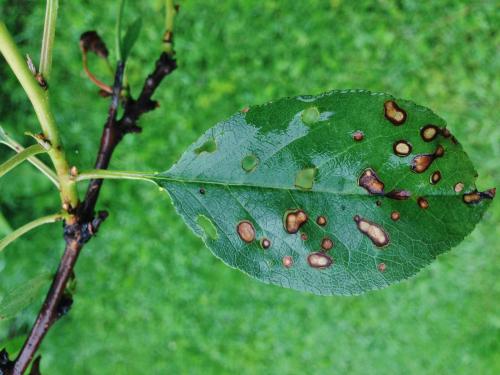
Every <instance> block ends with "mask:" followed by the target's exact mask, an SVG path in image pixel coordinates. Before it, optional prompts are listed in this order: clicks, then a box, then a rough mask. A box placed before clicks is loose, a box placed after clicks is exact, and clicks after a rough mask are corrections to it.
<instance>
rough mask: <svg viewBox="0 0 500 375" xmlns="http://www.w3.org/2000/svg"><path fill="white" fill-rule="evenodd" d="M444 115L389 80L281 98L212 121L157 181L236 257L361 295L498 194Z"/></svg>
mask: <svg viewBox="0 0 500 375" xmlns="http://www.w3.org/2000/svg"><path fill="white" fill-rule="evenodd" d="M445 125H446V124H445V121H444V120H443V119H441V118H440V117H438V116H437V115H435V114H434V113H433V112H432V111H431V110H429V109H427V108H425V107H422V106H419V105H416V104H414V103H412V102H410V101H406V100H399V99H394V98H393V97H392V96H390V95H387V94H382V93H371V92H369V91H364V90H344V91H332V92H328V93H325V94H322V95H318V96H298V97H295V98H286V99H281V100H277V101H275V102H270V103H268V104H264V105H261V106H255V107H251V108H250V109H249V110H248V111H244V112H241V113H237V114H235V115H233V116H232V117H231V118H229V119H228V120H226V121H223V122H221V123H219V124H217V125H216V126H215V127H213V128H211V129H209V130H208V131H207V132H206V133H205V134H204V135H203V136H202V137H201V138H200V139H199V140H198V141H196V142H195V143H194V144H193V145H192V146H191V147H190V148H189V149H188V150H187V151H186V152H185V153H184V155H182V157H181V159H180V161H179V162H178V163H177V164H176V165H174V166H173V167H172V168H171V169H170V170H169V171H167V172H164V173H162V174H160V175H158V176H157V177H158V180H157V182H158V183H159V184H160V185H161V186H163V187H164V188H165V189H166V190H167V191H168V193H169V194H170V196H171V198H172V201H173V203H174V205H175V207H176V209H177V211H178V213H179V214H180V215H181V216H182V217H183V219H184V220H185V222H186V223H187V224H188V225H189V227H190V228H191V229H192V230H193V231H194V232H195V233H196V234H197V235H199V236H201V237H203V239H204V241H205V243H206V244H207V246H208V247H209V248H210V250H211V251H212V252H213V253H214V254H215V255H216V256H218V257H219V258H221V259H222V260H223V261H224V262H225V263H227V264H228V265H230V266H232V267H235V268H238V269H240V270H242V271H244V272H246V273H247V274H249V275H251V276H253V277H255V278H257V279H259V280H261V281H264V282H267V283H273V284H277V285H281V286H284V287H288V288H293V289H297V290H303V291H308V292H312V293H316V294H322V295H332V294H339V295H351V294H360V293H363V292H365V291H368V290H372V289H378V288H383V287H386V286H388V285H390V284H392V283H394V282H397V281H400V280H403V279H406V278H408V277H410V276H412V275H414V274H416V273H417V272H418V271H419V270H420V269H422V268H423V267H424V266H426V265H427V264H429V263H430V262H431V261H432V260H433V259H435V258H436V256H437V255H439V254H441V253H443V252H445V251H447V250H449V249H450V248H451V247H453V246H455V245H457V244H458V243H459V242H460V241H462V239H463V238H464V237H465V236H466V235H467V234H468V233H470V232H471V231H472V229H473V228H474V226H475V225H476V223H477V222H478V221H479V220H480V219H481V217H482V215H483V213H484V212H485V210H486V208H487V207H488V206H489V204H490V202H491V199H492V198H493V197H494V194H495V190H494V189H491V190H488V191H486V192H482V193H479V192H477V190H476V187H475V184H474V181H475V179H476V177H477V175H476V171H475V170H474V167H473V166H472V163H471V161H470V159H469V158H468V157H467V155H466V153H465V152H464V150H463V148H462V146H461V145H460V144H459V143H458V142H457V140H456V139H455V138H454V137H453V136H452V135H451V133H450V132H449V131H448V130H447V128H446V127H445ZM200 218H202V219H200ZM200 220H202V222H200ZM208 224H209V225H208Z"/></svg>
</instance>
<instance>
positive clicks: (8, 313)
mask: <svg viewBox="0 0 500 375" xmlns="http://www.w3.org/2000/svg"><path fill="white" fill-rule="evenodd" d="M49 281H50V274H49V273H43V274H40V275H38V276H36V277H34V278H32V279H30V280H28V281H26V282H25V283H23V284H21V285H19V286H17V287H15V288H13V289H11V290H9V291H8V292H7V293H5V295H4V296H3V298H1V299H0V321H1V320H5V319H11V318H13V317H15V316H16V315H17V314H18V313H19V312H21V311H22V310H24V309H25V308H26V307H28V306H29V305H30V304H31V303H32V302H33V301H35V300H36V299H37V298H38V297H41V295H42V290H43V288H44V287H46V286H47V285H48V283H49Z"/></svg>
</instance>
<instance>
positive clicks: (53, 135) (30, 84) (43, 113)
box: [0, 22, 78, 209]
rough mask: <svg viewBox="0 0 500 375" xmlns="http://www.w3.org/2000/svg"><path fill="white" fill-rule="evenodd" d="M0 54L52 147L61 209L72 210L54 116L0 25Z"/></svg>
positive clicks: (74, 200)
mask: <svg viewBox="0 0 500 375" xmlns="http://www.w3.org/2000/svg"><path fill="white" fill-rule="evenodd" d="M0 52H1V53H2V54H3V56H4V57H5V59H6V60H7V63H8V64H9V66H10V67H11V69H12V71H13V72H14V74H15V75H16V77H17V79H18V80H19V82H20V83H21V85H22V87H23V89H24V91H25V92H26V94H27V95H28V98H29V99H30V101H31V104H32V105H33V108H34V110H35V113H36V115H37V117H38V121H39V122H40V125H41V127H42V130H43V133H44V137H45V139H46V140H47V141H49V142H50V144H51V145H52V147H51V149H50V150H49V151H48V154H49V156H50V158H51V160H52V163H53V164H54V167H55V170H56V173H57V177H58V180H59V184H60V191H61V200H62V203H63V207H65V208H67V209H70V208H74V207H76V206H77V205H78V193H77V191H76V186H75V184H74V182H73V181H72V180H71V179H70V175H69V166H68V162H67V160H66V156H65V154H64V150H63V146H62V143H61V140H60V138H59V132H58V129H57V126H56V123H55V120H54V116H53V115H52V112H51V111H50V107H49V102H48V98H47V96H46V95H45V92H44V90H43V89H42V88H41V87H40V86H39V84H38V82H37V81H36V80H35V78H34V77H33V74H32V73H31V72H30V71H29V69H28V67H27V65H26V62H25V61H24V59H23V58H22V56H21V54H20V53H19V50H18V49H17V46H16V44H15V42H14V40H13V39H12V36H11V35H10V33H9V31H8V30H7V27H6V26H5V24H4V23H3V22H0Z"/></svg>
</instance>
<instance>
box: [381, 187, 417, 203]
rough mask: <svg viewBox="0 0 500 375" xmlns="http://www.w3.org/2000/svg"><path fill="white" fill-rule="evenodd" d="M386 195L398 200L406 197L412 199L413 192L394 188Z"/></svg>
mask: <svg viewBox="0 0 500 375" xmlns="http://www.w3.org/2000/svg"><path fill="white" fill-rule="evenodd" d="M385 196H386V197H387V198H390V199H395V200H398V201H404V200H406V199H410V197H411V192H409V191H408V190H398V189H394V190H391V191H390V192H388V193H387V194H386V195H385Z"/></svg>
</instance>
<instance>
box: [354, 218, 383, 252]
mask: <svg viewBox="0 0 500 375" xmlns="http://www.w3.org/2000/svg"><path fill="white" fill-rule="evenodd" d="M354 222H355V223H356V225H357V227H358V229H359V231H360V232H361V233H363V234H364V235H365V236H367V237H368V238H369V239H370V240H371V241H372V243H373V244H374V245H375V246H377V247H384V246H387V245H388V244H389V234H388V233H387V232H386V231H385V230H384V228H382V226H380V225H379V224H376V223H374V222H372V221H370V220H366V219H364V218H362V217H361V216H359V215H356V216H354Z"/></svg>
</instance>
